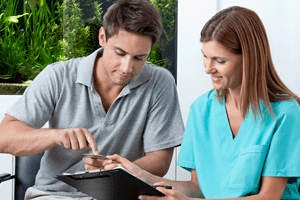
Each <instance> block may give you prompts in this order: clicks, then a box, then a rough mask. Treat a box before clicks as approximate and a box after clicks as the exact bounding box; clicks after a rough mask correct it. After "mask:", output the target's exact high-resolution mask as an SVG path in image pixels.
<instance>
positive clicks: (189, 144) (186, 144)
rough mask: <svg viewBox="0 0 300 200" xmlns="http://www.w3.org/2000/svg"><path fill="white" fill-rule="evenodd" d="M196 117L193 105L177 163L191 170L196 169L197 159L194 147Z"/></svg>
mask: <svg viewBox="0 0 300 200" xmlns="http://www.w3.org/2000/svg"><path fill="white" fill-rule="evenodd" d="M194 120H195V117H194V116H193V109H192V106H191V108H190V111H189V116H188V120H187V123H186V127H185V131H184V136H183V140H182V144H181V147H180V152H179V156H178V161H177V165H178V166H180V167H182V168H184V169H186V170H188V171H191V169H195V168H196V165H195V160H194V147H193V135H194V134H195V131H196V130H195V124H194Z"/></svg>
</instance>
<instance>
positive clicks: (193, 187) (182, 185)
mask: <svg viewBox="0 0 300 200" xmlns="http://www.w3.org/2000/svg"><path fill="white" fill-rule="evenodd" d="M108 158H109V159H110V160H105V161H104V162H103V166H104V168H105V169H106V170H109V169H113V168H115V167H116V166H117V165H118V164H121V165H122V166H123V167H124V168H126V169H127V170H128V171H129V172H130V173H131V174H133V175H134V176H136V177H137V178H139V179H141V180H143V181H144V182H146V183H148V184H149V185H172V187H173V188H176V189H177V190H178V191H180V193H181V194H185V195H187V196H193V197H203V195H202V193H201V190H200V188H199V185H198V179H197V174H196V170H194V169H192V173H191V181H173V180H168V179H165V178H162V177H159V176H155V175H153V174H151V173H149V172H147V171H145V170H142V169H141V168H140V167H139V166H138V165H136V164H134V163H132V162H130V161H129V160H127V159H126V158H123V157H121V156H119V155H113V156H108ZM155 183H156V184H155ZM157 183H158V184H157Z"/></svg>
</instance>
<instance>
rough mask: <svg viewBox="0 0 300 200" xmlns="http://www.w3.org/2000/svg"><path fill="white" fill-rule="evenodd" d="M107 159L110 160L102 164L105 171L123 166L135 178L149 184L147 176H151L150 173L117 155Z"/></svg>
mask: <svg viewBox="0 0 300 200" xmlns="http://www.w3.org/2000/svg"><path fill="white" fill-rule="evenodd" d="M107 158H108V159H107V160H104V161H103V163H102V164H103V166H104V169H105V170H110V169H113V168H116V167H118V166H119V165H121V166H123V167H124V168H125V169H126V170H128V171H129V172H130V173H131V174H132V175H133V176H135V177H137V178H139V179H141V180H143V181H145V182H147V175H149V173H148V172H146V171H144V170H142V169H141V168H139V167H138V166H137V165H136V164H134V163H132V162H131V161H129V160H127V159H126V158H123V157H121V156H119V155H117V154H115V155H112V156H107Z"/></svg>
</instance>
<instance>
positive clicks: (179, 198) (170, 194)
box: [139, 182, 190, 200]
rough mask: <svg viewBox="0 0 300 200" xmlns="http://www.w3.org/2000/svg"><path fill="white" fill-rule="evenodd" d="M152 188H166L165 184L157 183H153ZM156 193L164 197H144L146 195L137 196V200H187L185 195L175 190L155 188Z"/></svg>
mask: <svg viewBox="0 0 300 200" xmlns="http://www.w3.org/2000/svg"><path fill="white" fill-rule="evenodd" d="M154 186H168V184H166V183H165V182H159V183H155V184H154ZM156 189H157V190H158V191H160V192H161V193H163V194H165V195H166V196H164V197H158V196H146V195H141V196H139V199H142V200H156V199H157V200H175V199H176V200H188V199H190V198H188V197H187V196H186V195H184V194H183V193H181V192H180V191H179V190H176V189H175V188H172V189H165V188H163V187H157V188H156Z"/></svg>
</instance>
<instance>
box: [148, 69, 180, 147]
mask: <svg viewBox="0 0 300 200" xmlns="http://www.w3.org/2000/svg"><path fill="white" fill-rule="evenodd" d="M150 81H152V83H151V84H153V85H154V87H153V91H152V92H153V95H152V97H151V102H150V105H149V110H148V113H147V119H146V120H147V121H146V124H145V128H144V151H145V152H152V151H157V150H161V149H167V148H171V147H176V146H179V145H181V142H182V137H183V132H184V124H183V119H182V116H181V111H180V106H179V100H178V94H177V89H176V85H175V81H174V78H173V76H172V75H171V74H170V73H169V72H168V71H166V70H165V69H161V70H159V72H157V77H156V78H155V79H154V80H150Z"/></svg>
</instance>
